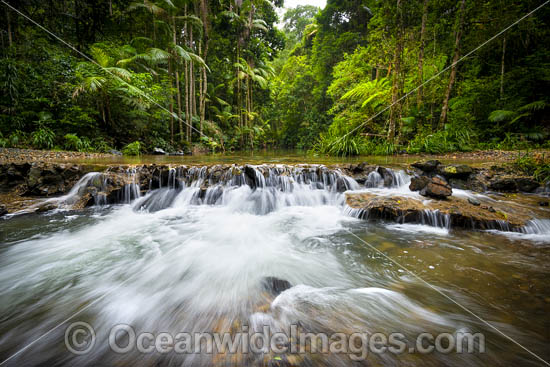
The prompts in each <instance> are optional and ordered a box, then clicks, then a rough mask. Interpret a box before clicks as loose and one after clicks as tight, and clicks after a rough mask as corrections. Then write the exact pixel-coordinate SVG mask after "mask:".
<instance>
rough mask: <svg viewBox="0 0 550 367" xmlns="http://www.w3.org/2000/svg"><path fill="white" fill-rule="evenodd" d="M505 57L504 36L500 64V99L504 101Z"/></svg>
mask: <svg viewBox="0 0 550 367" xmlns="http://www.w3.org/2000/svg"><path fill="white" fill-rule="evenodd" d="M505 57H506V36H504V38H503V39H502V63H501V66H500V99H501V100H503V99H504V60H505Z"/></svg>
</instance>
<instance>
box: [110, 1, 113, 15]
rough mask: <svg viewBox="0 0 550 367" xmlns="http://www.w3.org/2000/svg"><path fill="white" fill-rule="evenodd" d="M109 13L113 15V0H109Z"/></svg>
mask: <svg viewBox="0 0 550 367" xmlns="http://www.w3.org/2000/svg"><path fill="white" fill-rule="evenodd" d="M109 15H110V16H113V0H109Z"/></svg>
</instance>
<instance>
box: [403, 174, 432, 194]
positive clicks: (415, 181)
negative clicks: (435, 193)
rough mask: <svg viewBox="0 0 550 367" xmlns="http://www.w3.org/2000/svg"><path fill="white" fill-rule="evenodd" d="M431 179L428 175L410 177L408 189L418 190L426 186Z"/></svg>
mask: <svg viewBox="0 0 550 367" xmlns="http://www.w3.org/2000/svg"><path fill="white" fill-rule="evenodd" d="M431 181H432V180H431V179H430V178H429V177H426V176H415V177H412V178H411V184H410V185H409V190H411V191H420V190H422V189H423V188H425V187H426V186H428V184H429V183H430V182H431Z"/></svg>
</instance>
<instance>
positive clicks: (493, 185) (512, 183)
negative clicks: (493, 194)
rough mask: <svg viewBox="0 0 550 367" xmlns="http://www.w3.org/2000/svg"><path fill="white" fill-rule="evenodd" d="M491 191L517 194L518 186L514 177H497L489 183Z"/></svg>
mask: <svg viewBox="0 0 550 367" xmlns="http://www.w3.org/2000/svg"><path fill="white" fill-rule="evenodd" d="M489 189H491V190H494V191H504V192H517V191H518V185H517V184H516V180H515V179H514V178H513V177H496V178H494V179H492V180H491V181H490V182H489Z"/></svg>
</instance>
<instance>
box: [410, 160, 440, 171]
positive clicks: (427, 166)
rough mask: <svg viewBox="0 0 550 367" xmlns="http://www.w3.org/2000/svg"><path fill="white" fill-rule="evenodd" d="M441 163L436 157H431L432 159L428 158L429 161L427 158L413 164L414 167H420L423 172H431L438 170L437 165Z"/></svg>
mask: <svg viewBox="0 0 550 367" xmlns="http://www.w3.org/2000/svg"><path fill="white" fill-rule="evenodd" d="M440 164H441V162H440V161H438V160H436V159H431V160H427V161H426V160H425V161H419V162H415V163H413V164H411V166H412V167H414V168H418V169H419V170H421V171H422V172H426V173H429V172H434V171H435V170H437V167H438V166H439V165H440Z"/></svg>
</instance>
